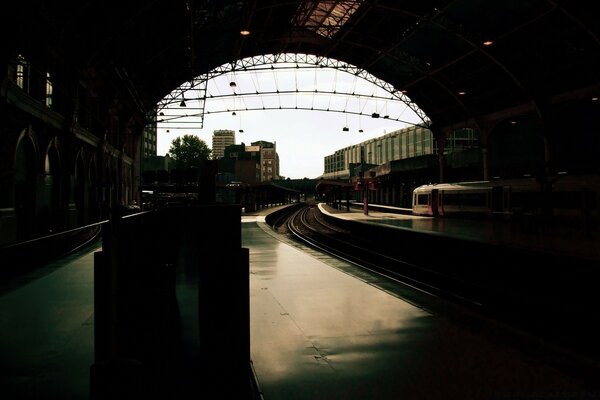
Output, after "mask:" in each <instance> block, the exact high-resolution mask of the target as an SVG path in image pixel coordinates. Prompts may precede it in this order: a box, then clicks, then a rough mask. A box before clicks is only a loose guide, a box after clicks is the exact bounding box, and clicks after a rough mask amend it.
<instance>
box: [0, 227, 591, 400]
mask: <svg viewBox="0 0 600 400" xmlns="http://www.w3.org/2000/svg"><path fill="white" fill-rule="evenodd" d="M263 221H264V217H262V216H260V215H259V216H250V215H249V216H244V217H243V222H244V223H243V224H242V237H243V246H244V247H247V248H249V250H250V268H251V277H250V278H251V279H250V286H251V287H250V301H251V350H252V361H253V365H254V369H255V372H256V375H257V377H258V379H259V383H260V387H261V389H262V393H263V396H264V399H265V400H278V399H286V400H291V399H365V398H369V399H396V398H403V399H489V398H498V399H502V398H532V396H537V397H534V398H544V396H546V397H547V398H561V396H562V397H567V396H571V397H567V398H578V397H573V396H580V397H579V398H584V396H588V398H589V396H590V395H593V393H591V392H590V391H589V390H590V389H588V388H587V387H586V386H585V384H584V383H583V382H582V381H581V380H580V379H578V378H576V377H573V376H571V375H570V374H569V373H568V372H565V371H561V370H559V369H557V368H555V367H553V366H550V365H547V364H545V363H543V362H541V361H540V360H539V359H538V358H536V357H534V356H532V355H531V354H529V353H528V352H527V351H523V349H522V348H520V349H518V348H515V347H511V346H509V345H507V344H506V343H507V342H510V340H506V339H507V336H506V335H507V333H506V331H503V330H494V329H482V325H483V324H485V323H484V322H481V321H479V322H477V323H476V324H472V322H473V321H474V318H473V316H459V317H458V318H457V317H456V316H457V315H460V313H461V311H460V310H456V309H451V308H449V307H447V306H442V307H439V304H438V305H437V306H436V307H431V304H433V303H435V301H436V300H435V299H419V298H418V296H415V294H414V293H412V292H411V291H410V290H408V289H406V288H402V287H399V286H398V285H396V284H392V283H390V282H389V281H386V280H384V279H381V278H379V277H376V276H372V275H370V274H368V273H365V272H364V271H360V270H357V269H356V268H354V267H352V266H350V265H348V264H346V263H344V262H341V261H339V260H335V259H332V258H330V257H328V256H325V255H323V254H320V253H318V252H315V251H312V250H307V249H306V248H302V247H301V246H299V245H297V244H294V243H292V242H290V241H288V240H286V239H285V238H281V237H278V236H276V235H274V234H273V233H272V232H270V228H269V227H268V226H267V225H266V224H265V223H264V222H263ZM98 248H99V244H98V245H95V246H93V247H88V248H86V249H84V250H81V251H79V252H78V253H76V254H73V255H71V256H69V257H67V258H66V259H63V260H61V261H60V262H57V263H55V264H52V265H49V266H47V267H45V268H43V269H41V270H38V271H35V272H34V273H32V274H29V275H27V276H25V277H23V278H21V279H19V282H18V283H15V284H13V285H11V286H5V287H3V288H0V399H11V400H13V399H88V398H89V397H90V394H89V368H90V366H91V365H92V364H93V362H94V355H93V315H94V305H93V253H94V251H96V250H97V249H98ZM405 299H410V300H409V301H407V300H405ZM421 300H424V301H421ZM417 304H418V305H417ZM444 309H445V310H447V311H450V310H451V314H452V315H451V316H450V314H449V313H445V312H440V310H444ZM183 311H186V310H183ZM188 311H189V314H190V315H191V314H194V313H195V312H194V310H191V311H190V310H188ZM186 312H187V311H186Z"/></svg>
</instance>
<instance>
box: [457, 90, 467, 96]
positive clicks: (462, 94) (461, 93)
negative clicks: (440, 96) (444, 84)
mask: <svg viewBox="0 0 600 400" xmlns="http://www.w3.org/2000/svg"><path fill="white" fill-rule="evenodd" d="M458 94H459V95H460V96H464V95H465V94H467V92H463V91H462V90H461V91H460V92H458Z"/></svg>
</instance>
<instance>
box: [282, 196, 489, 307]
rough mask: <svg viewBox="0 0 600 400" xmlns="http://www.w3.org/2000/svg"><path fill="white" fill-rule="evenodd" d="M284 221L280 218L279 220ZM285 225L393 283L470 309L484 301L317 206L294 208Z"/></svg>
mask: <svg viewBox="0 0 600 400" xmlns="http://www.w3.org/2000/svg"><path fill="white" fill-rule="evenodd" d="M283 221H284V219H283V218H280V219H279V221H278V223H279V224H282V223H284V222H283ZM285 224H286V227H287V230H288V231H289V232H290V234H291V235H293V237H294V238H296V239H297V240H299V241H301V242H304V243H306V244H308V245H310V246H312V247H314V248H317V249H319V250H321V251H323V252H325V253H328V254H331V255H333V256H335V257H337V258H339V259H342V260H344V261H346V262H348V263H351V264H353V265H356V266H359V267H360V268H363V269H365V270H368V271H370V272H372V273H375V274H377V275H380V276H382V277H385V278H387V279H390V280H392V281H394V282H397V283H400V284H402V285H405V286H408V287H410V288H413V289H415V290H418V291H420V292H424V293H427V294H429V295H432V296H435V297H440V298H444V299H448V300H451V301H453V302H455V303H459V304H461V305H464V306H468V307H470V308H476V309H480V308H481V307H482V306H483V304H484V302H485V296H484V294H483V293H481V292H480V291H479V289H478V288H475V287H469V286H467V285H466V283H465V282H460V281H459V280H457V279H454V278H452V277H450V276H446V275H443V274H440V273H438V272H436V271H433V270H431V269H428V268H426V267H423V266H419V265H416V264H414V263H411V262H408V261H405V260H402V259H401V258H400V257H398V255H397V254H396V252H395V251H394V249H386V248H383V247H382V246H376V245H373V242H372V241H369V242H368V243H365V237H361V236H359V235H357V234H356V233H353V232H351V231H348V230H346V229H344V228H341V227H338V226H335V225H332V224H330V223H328V222H326V221H324V220H323V219H322V218H320V212H319V210H318V209H317V208H315V207H310V206H308V205H307V206H305V207H302V208H300V209H297V210H295V211H294V212H293V213H291V215H288V218H287V219H285Z"/></svg>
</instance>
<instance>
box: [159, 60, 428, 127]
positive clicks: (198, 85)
mask: <svg viewBox="0 0 600 400" xmlns="http://www.w3.org/2000/svg"><path fill="white" fill-rule="evenodd" d="M324 69H330V70H335V71H341V72H344V73H347V74H350V75H352V76H354V77H356V79H361V80H364V81H366V82H369V83H370V84H372V85H373V86H374V87H377V88H379V89H381V91H380V92H382V93H387V95H386V96H385V97H384V96H383V95H380V94H374V92H373V91H371V93H360V91H357V90H356V88H353V89H352V90H344V88H342V89H341V90H336V89H334V90H333V91H331V90H327V89H324V88H321V89H319V88H317V87H315V88H314V90H313V89H311V90H302V89H299V88H298V85H297V78H296V85H295V88H293V89H288V90H285V89H281V88H280V87H279V86H278V85H277V82H275V87H276V88H275V90H271V91H265V90H261V89H260V88H259V87H255V88H254V89H253V90H252V91H246V92H243V91H235V90H232V91H230V92H228V93H226V94H216V95H215V94H211V93H210V91H209V90H208V83H209V81H211V80H212V79H215V78H217V77H220V76H223V75H228V74H233V75H232V76H233V79H235V76H236V75H235V74H236V73H237V74H238V75H237V77H238V78H239V76H240V74H248V73H253V72H259V71H274V70H288V71H290V72H292V73H295V72H296V71H300V70H303V71H305V70H309V71H315V73H317V71H321V70H324ZM231 85H232V86H233V87H235V86H236V84H235V81H231ZM316 93H320V94H328V95H331V96H334V95H335V96H350V97H360V98H364V99H365V101H372V100H380V101H381V103H382V104H383V103H385V104H386V106H385V108H386V110H387V104H388V103H401V104H403V105H405V106H406V107H408V108H409V109H410V110H411V111H412V112H413V113H414V114H415V115H416V116H417V117H418V118H419V119H420V122H419V123H417V125H422V126H428V125H429V123H430V121H429V119H428V117H427V116H426V115H425V113H424V112H423V111H422V110H421V109H420V108H419V107H418V106H417V105H416V104H415V103H414V102H412V101H411V100H410V98H408V96H406V95H405V94H404V93H402V91H400V90H398V89H396V88H394V87H393V86H392V85H390V84H389V83H387V82H385V81H383V80H381V79H379V78H377V77H375V76H373V75H371V74H369V73H368V72H367V71H365V70H363V69H361V68H358V67H356V66H353V65H350V64H348V63H345V62H341V61H338V60H333V59H330V58H326V57H321V56H314V55H307V54H287V53H286V54H267V55H261V56H256V57H249V58H245V59H242V60H236V61H235V62H232V63H227V64H224V65H222V66H220V67H218V68H215V69H214V70H212V71H209V72H208V73H206V74H202V75H200V76H198V77H195V78H193V79H192V80H191V81H189V82H185V83H184V84H183V85H181V86H180V87H178V88H176V89H175V90H173V91H172V92H171V93H169V95H167V96H166V97H165V98H164V99H162V100H161V101H160V102H159V103H158V105H157V108H156V112H157V113H159V114H160V115H161V117H160V118H159V120H158V121H159V123H161V125H164V126H165V127H166V128H170V127H172V126H169V125H165V124H170V125H174V124H176V125H181V124H185V123H188V122H189V123H191V124H194V128H196V129H197V128H198V127H200V128H201V127H202V124H203V121H204V116H205V114H211V113H212V114H214V113H222V112H239V111H256V110H269V109H279V110H281V109H297V110H298V109H300V110H313V111H326V112H340V113H347V114H356V115H370V116H372V117H376V118H379V115H378V113H377V112H376V111H373V112H372V113H371V111H369V110H366V111H365V109H364V107H361V108H359V109H356V110H353V109H351V108H350V107H347V105H348V104H347V103H348V102H346V106H345V107H342V108H335V107H327V108H324V107H323V108H319V107H310V108H309V107H302V106H300V107H299V106H298V105H295V106H293V107H292V106H287V107H286V106H285V105H282V104H281V102H279V104H278V105H275V106H265V105H264V104H263V105H262V106H259V107H248V106H247V105H246V104H244V103H243V100H242V101H240V102H239V103H237V104H236V103H234V106H229V107H227V108H225V109H220V110H219V109H217V110H215V109H213V110H212V111H211V110H207V107H206V106H207V101H210V100H212V99H216V98H221V99H222V98H241V99H243V98H248V97H255V96H268V95H277V96H279V95H301V94H309V95H310V94H316ZM182 101H183V103H182ZM190 101H193V104H195V107H189V104H190ZM180 105H181V106H183V105H185V107H186V109H185V110H181V109H180V108H179V107H180ZM390 108H391V107H390ZM190 110H191V111H192V112H189V111H190ZM381 117H383V118H386V119H392V120H395V121H398V122H403V123H406V124H411V125H413V124H415V122H414V121H412V122H411V121H406V120H405V119H403V116H402V113H401V112H400V114H398V115H381Z"/></svg>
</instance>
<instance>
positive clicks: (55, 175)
mask: <svg viewBox="0 0 600 400" xmlns="http://www.w3.org/2000/svg"><path fill="white" fill-rule="evenodd" d="M62 185H63V174H62V162H61V153H60V145H59V143H58V140H57V139H56V138H54V139H52V140H51V141H50V143H49V144H48V146H47V148H46V155H45V157H44V186H43V193H42V204H41V208H40V231H41V232H42V233H50V232H53V231H56V230H57V229H58V228H59V227H60V226H61V223H62V212H63V198H62ZM46 219H47V220H46Z"/></svg>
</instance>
